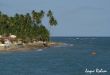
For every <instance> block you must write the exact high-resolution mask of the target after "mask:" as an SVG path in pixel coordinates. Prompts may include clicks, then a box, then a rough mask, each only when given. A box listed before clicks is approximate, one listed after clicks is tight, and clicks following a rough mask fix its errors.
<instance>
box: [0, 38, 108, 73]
mask: <svg viewBox="0 0 110 75" xmlns="http://www.w3.org/2000/svg"><path fill="white" fill-rule="evenodd" d="M52 40H53V41H57V42H64V43H65V45H64V46H60V47H59V46H58V47H50V48H45V49H40V50H37V49H36V50H32V51H22V52H20V51H18V52H0V75H110V38H109V37H54V38H52ZM92 52H95V54H92ZM103 71H106V72H103Z"/></svg>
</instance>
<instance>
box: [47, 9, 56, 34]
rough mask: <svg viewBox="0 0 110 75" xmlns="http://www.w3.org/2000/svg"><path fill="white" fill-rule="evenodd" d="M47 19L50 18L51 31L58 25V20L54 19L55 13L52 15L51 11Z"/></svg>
mask: <svg viewBox="0 0 110 75" xmlns="http://www.w3.org/2000/svg"><path fill="white" fill-rule="evenodd" d="M47 17H49V25H50V29H51V27H53V26H56V25H57V24H58V23H57V20H56V19H55V18H54V16H53V13H52V11H51V10H49V11H48V13H47ZM49 32H51V31H50V30H49Z"/></svg>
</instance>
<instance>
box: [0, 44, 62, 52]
mask: <svg viewBox="0 0 110 75" xmlns="http://www.w3.org/2000/svg"><path fill="white" fill-rule="evenodd" d="M63 45H64V43H62V42H47V43H46V44H44V43H39V42H36V43H26V44H23V45H22V46H21V47H16V46H15V45H14V46H13V47H9V48H5V47H0V52H9V51H32V50H34V49H43V48H49V47H55V46H63Z"/></svg>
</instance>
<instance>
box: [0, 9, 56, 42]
mask: <svg viewBox="0 0 110 75" xmlns="http://www.w3.org/2000/svg"><path fill="white" fill-rule="evenodd" d="M44 16H47V17H48V18H49V24H50V26H54V25H57V21H56V19H55V18H54V16H53V13H52V11H51V10H49V11H48V12H47V14H46V13H45V12H44V11H43V10H41V11H38V12H36V11H35V10H33V11H32V13H26V14H18V13H16V14H15V15H14V16H8V15H6V14H4V13H2V12H0V35H5V36H6V35H9V34H10V33H11V34H13V35H16V36H17V38H20V39H23V40H25V41H32V40H33V39H34V40H41V41H49V36H50V33H49V31H48V30H47V28H46V27H45V26H44V25H43V23H42V21H43V18H44Z"/></svg>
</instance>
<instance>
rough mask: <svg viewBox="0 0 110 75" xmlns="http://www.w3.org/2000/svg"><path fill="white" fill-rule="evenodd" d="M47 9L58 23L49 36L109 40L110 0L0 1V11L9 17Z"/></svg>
mask: <svg viewBox="0 0 110 75" xmlns="http://www.w3.org/2000/svg"><path fill="white" fill-rule="evenodd" d="M49 9H51V10H52V11H53V13H54V15H55V17H56V19H57V21H58V25H57V26H56V27H53V28H52V29H51V35H52V36H107V37H110V0H0V11H2V12H3V13H6V14H8V15H14V14H15V13H23V14H24V13H27V12H31V11H32V10H38V11H39V10H44V11H46V12H47V11H48V10H49ZM44 23H45V25H46V27H47V28H49V27H48V26H49V25H48V23H47V22H46V21H45V22H44Z"/></svg>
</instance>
